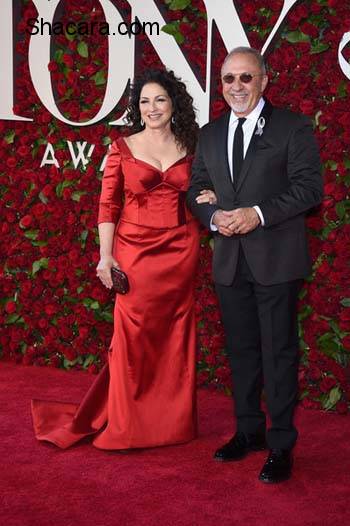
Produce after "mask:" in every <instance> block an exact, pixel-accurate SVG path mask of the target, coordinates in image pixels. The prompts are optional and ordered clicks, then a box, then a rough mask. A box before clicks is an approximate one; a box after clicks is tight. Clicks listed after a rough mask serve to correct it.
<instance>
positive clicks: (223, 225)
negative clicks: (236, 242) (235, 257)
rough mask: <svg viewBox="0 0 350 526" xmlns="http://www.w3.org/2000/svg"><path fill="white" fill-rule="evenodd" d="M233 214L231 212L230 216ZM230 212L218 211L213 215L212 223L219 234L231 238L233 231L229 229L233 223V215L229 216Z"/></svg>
mask: <svg viewBox="0 0 350 526" xmlns="http://www.w3.org/2000/svg"><path fill="white" fill-rule="evenodd" d="M232 212H233V210H232V211H231V212H229V213H230V214H231V213H232ZM227 214H228V212H225V211H224V210H217V211H216V212H215V214H214V215H213V219H212V222H213V224H214V225H215V226H216V228H217V229H218V232H219V233H220V234H222V235H223V236H226V237H231V236H232V235H233V232H232V230H231V229H230V228H229V225H230V223H231V222H232V219H231V215H227Z"/></svg>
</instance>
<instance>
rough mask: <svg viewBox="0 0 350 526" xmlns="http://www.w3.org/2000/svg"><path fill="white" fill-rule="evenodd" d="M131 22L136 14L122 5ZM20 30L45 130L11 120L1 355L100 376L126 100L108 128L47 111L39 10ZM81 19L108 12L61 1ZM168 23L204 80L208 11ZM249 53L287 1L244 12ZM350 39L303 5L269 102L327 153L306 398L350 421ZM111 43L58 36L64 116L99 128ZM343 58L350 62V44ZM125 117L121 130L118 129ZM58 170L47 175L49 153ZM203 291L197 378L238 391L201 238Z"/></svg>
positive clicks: (334, 18) (22, 68) (309, 288)
mask: <svg viewBox="0 0 350 526" xmlns="http://www.w3.org/2000/svg"><path fill="white" fill-rule="evenodd" d="M114 3H115V5H117V6H118V8H119V10H120V12H121V13H122V16H123V17H124V19H125V20H128V19H130V7H129V4H128V3H127V2H126V1H124V0H115V1H114ZM21 4H22V8H21V9H22V11H21V19H20V21H19V23H18V24H17V28H16V30H17V35H18V41H17V44H16V54H17V56H18V57H19V61H18V65H17V71H16V81H15V83H16V89H15V92H16V104H15V112H16V113H18V114H20V115H22V116H26V117H30V118H34V122H15V121H0V132H1V138H0V141H1V142H0V193H1V194H0V195H1V202H2V221H1V236H2V237H1V247H2V250H1V256H0V257H1V271H0V272H1V275H0V278H1V287H2V292H1V297H0V302H1V306H2V309H1V313H0V323H1V326H2V327H3V330H2V332H1V335H0V349H1V351H0V352H1V356H2V358H4V359H11V360H14V361H16V362H18V363H23V364H28V365H29V364H33V365H40V366H51V367H61V368H65V369H69V368H75V369H86V370H88V371H89V372H92V373H96V372H98V370H99V369H100V368H101V366H102V364H103V363H104V361H105V360H106V350H107V349H108V346H109V343H110V338H111V335H112V328H113V324H112V321H113V319H112V312H113V297H112V295H111V293H110V292H109V291H108V290H106V289H104V287H103V286H102V285H101V284H100V282H99V281H98V280H97V279H96V276H95V267H96V263H97V261H98V258H99V246H98V237H97V229H96V213H97V202H98V196H99V190H100V180H101V173H100V172H99V171H98V168H99V166H100V164H101V161H102V159H103V157H104V155H105V153H106V150H107V147H108V145H109V144H110V143H111V141H112V140H113V139H115V138H116V137H117V136H118V135H119V134H120V133H121V130H120V128H118V127H116V126H113V127H112V126H110V125H108V124H107V122H110V121H112V120H115V119H116V118H118V117H120V115H122V113H123V111H124V109H125V105H126V102H127V98H126V96H127V94H126V95H125V98H124V99H123V100H122V101H121V102H120V104H119V105H118V107H117V108H115V110H114V112H113V113H112V115H110V116H109V118H108V120H107V119H106V120H105V121H102V122H101V123H99V124H97V125H94V126H87V127H72V126H68V125H66V124H63V123H62V122H61V121H58V120H57V119H55V118H54V117H52V115H51V114H50V113H49V112H48V111H47V110H46V109H45V108H44V107H43V105H42V103H41V102H40V100H39V99H38V97H37V95H36V93H35V91H34V89H33V86H32V83H31V80H30V75H29V69H28V63H27V51H28V43H29V37H28V35H27V34H26V33H25V27H26V22H27V20H28V19H29V18H31V17H35V16H36V10H35V7H34V5H33V4H32V2H31V1H29V0H22V2H21ZM62 5H63V9H62V12H63V15H62V16H63V17H64V18H66V19H69V20H72V19H73V20H77V21H81V20H90V19H91V17H93V18H94V20H103V13H102V10H101V6H100V4H99V2H97V1H96V0H86V1H85V2H80V0H69V1H68V0H66V1H64V0H62ZM157 5H158V7H159V9H160V10H161V12H162V14H163V16H164V19H165V20H166V25H165V26H164V27H163V31H165V32H167V33H169V34H170V35H173V37H174V38H175V39H176V41H177V42H178V44H179V45H180V46H181V48H182V51H183V53H184V54H185V56H186V58H187V60H188V61H189V62H190V63H191V65H192V67H193V69H194V71H195V73H196V74H197V75H198V76H200V77H202V78H204V76H205V50H206V30H207V27H206V12H205V6H204V4H203V2H202V1H201V0H158V2H157ZM235 5H236V8H237V10H238V12H239V15H240V18H241V20H242V22H243V23H244V27H245V30H246V32H247V35H248V38H249V41H250V44H251V45H252V46H253V47H256V48H258V49H261V48H262V45H263V43H264V41H265V40H266V38H267V36H268V34H269V32H270V31H271V30H272V28H273V26H274V23H275V22H276V20H277V18H278V15H279V13H280V10H281V8H282V5H283V1H282V0H255V1H254V2H247V1H243V0H241V1H236V2H235ZM349 30H350V5H348V3H347V2H344V1H343V0H305V1H301V2H300V3H298V4H297V5H296V6H294V7H293V8H292V10H291V12H290V13H289V14H288V16H287V18H286V19H285V21H284V23H283V25H282V30H281V31H280V33H279V35H278V38H277V39H276V41H275V43H274V45H273V46H272V48H271V50H270V51H269V53H268V55H267V60H268V65H269V77H270V84H269V88H268V91H267V96H268V98H269V99H270V100H271V102H272V103H273V104H275V105H277V106H287V107H289V108H291V109H292V110H295V111H300V112H303V113H304V114H306V115H309V116H310V117H311V118H312V119H313V122H314V126H315V133H316V135H317V139H318V142H319V145H320V149H321V156H322V162H323V174H324V181H325V199H324V202H323V205H322V206H321V207H319V209H318V210H316V211H314V212H313V213H312V214H310V216H309V217H308V229H309V233H310V245H311V252H312V256H313V260H314V266H313V273H312V275H311V276H310V278H309V279H308V280H307V282H306V283H305V286H304V288H303V290H302V292H301V295H300V309H299V321H300V337H301V368H300V397H301V403H302V405H304V406H305V407H311V408H324V409H336V410H337V411H338V412H340V413H346V412H347V410H348V406H349V401H350V368H349V361H350V360H349V357H350V257H349V252H350V251H349V248H350V200H349V197H348V189H349V186H350V150H349V144H350V81H349V80H348V79H347V78H346V77H345V76H344V74H343V73H342V71H341V69H340V68H339V65H338V58H337V53H338V45H339V42H340V40H341V38H342V36H343V34H344V33H345V32H347V31H349ZM136 38H137V46H138V48H137V49H138V61H137V65H136V68H137V72H141V71H142V70H143V69H144V68H148V67H161V63H160V61H159V59H158V57H157V55H156V53H155V51H154V49H153V48H152V46H151V44H150V42H149V40H148V38H147V37H146V36H142V35H140V36H138V37H136ZM214 46H215V52H214V53H213V56H214V64H213V68H214V77H213V78H214V82H213V84H212V105H211V118H214V117H217V116H219V115H220V114H221V113H222V112H223V111H224V110H225V104H224V101H223V99H222V97H221V93H220V82H219V68H220V64H221V62H222V60H223V58H224V56H225V53H226V52H225V49H224V46H223V43H222V41H221V38H220V35H219V33H215V31H214ZM107 55H108V48H107V39H106V38H105V37H101V36H99V35H97V34H96V35H89V36H88V37H86V36H85V37H84V36H78V35H77V36H75V37H68V35H63V36H55V37H53V46H52V60H51V62H50V63H49V65H48V67H49V69H50V71H51V77H52V82H53V85H54V89H55V96H56V99H57V102H58V106H59V108H60V111H61V112H62V113H63V114H64V115H65V116H66V117H67V118H69V119H71V120H79V121H84V120H89V119H91V118H92V117H93V116H94V115H95V114H96V113H97V111H98V110H99V107H100V104H101V99H102V98H103V94H104V90H105V85H106V73H107V71H106V63H107ZM343 55H344V57H345V59H346V60H348V61H349V58H350V49H349V46H348V47H347V48H345V49H344V51H343ZM111 117H113V118H111ZM66 140H70V141H72V142H74V141H87V143H89V144H96V147H95V149H94V152H93V155H92V157H91V162H90V163H89V164H88V165H87V166H85V168H82V167H80V168H79V169H74V166H73V164H72V161H71V160H69V155H67V144H66ZM48 141H50V142H51V143H53V144H55V152H56V154H55V155H56V158H57V160H58V161H59V163H60V168H59V169H58V168H56V167H55V166H50V167H47V166H46V167H43V168H39V166H40V161H41V159H42V156H43V154H44V151H45V147H46V144H47V142H48ZM202 234H203V235H202V243H201V258H200V265H199V272H198V275H197V280H196V292H197V302H196V313H197V319H198V334H199V345H198V371H199V375H198V380H199V383H200V384H209V385H215V386H219V387H221V388H225V389H226V390H227V391H229V389H230V373H229V370H228V365H227V361H226V357H225V352H224V336H223V331H222V326H221V321H220V316H219V312H218V306H217V302H216V298H215V295H214V293H213V288H212V283H211V277H210V272H211V268H210V266H211V262H210V260H211V242H210V237H209V235H208V233H207V232H206V231H204V230H203V232H202Z"/></svg>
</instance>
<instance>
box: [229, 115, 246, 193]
mask: <svg viewBox="0 0 350 526" xmlns="http://www.w3.org/2000/svg"><path fill="white" fill-rule="evenodd" d="M245 121H246V118H245V117H240V118H239V119H238V125H237V128H236V131H235V135H234V138H233V150H232V182H233V186H234V187H236V186H237V182H238V178H239V174H240V171H241V169H242V164H243V159H244V136H243V129H242V126H243V123H244V122H245Z"/></svg>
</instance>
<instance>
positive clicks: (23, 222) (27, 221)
mask: <svg viewBox="0 0 350 526" xmlns="http://www.w3.org/2000/svg"><path fill="white" fill-rule="evenodd" d="M32 221H33V218H32V216H31V215H26V216H24V217H22V219H21V221H20V225H21V226H22V227H23V228H28V227H30V225H31V224H32Z"/></svg>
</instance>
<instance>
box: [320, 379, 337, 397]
mask: <svg viewBox="0 0 350 526" xmlns="http://www.w3.org/2000/svg"><path fill="white" fill-rule="evenodd" d="M336 385H337V380H336V379H335V378H333V377H332V376H325V377H324V378H322V380H321V382H320V391H321V392H322V393H328V392H329V391H330V390H331V389H332V388H333V387H335V386H336Z"/></svg>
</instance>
